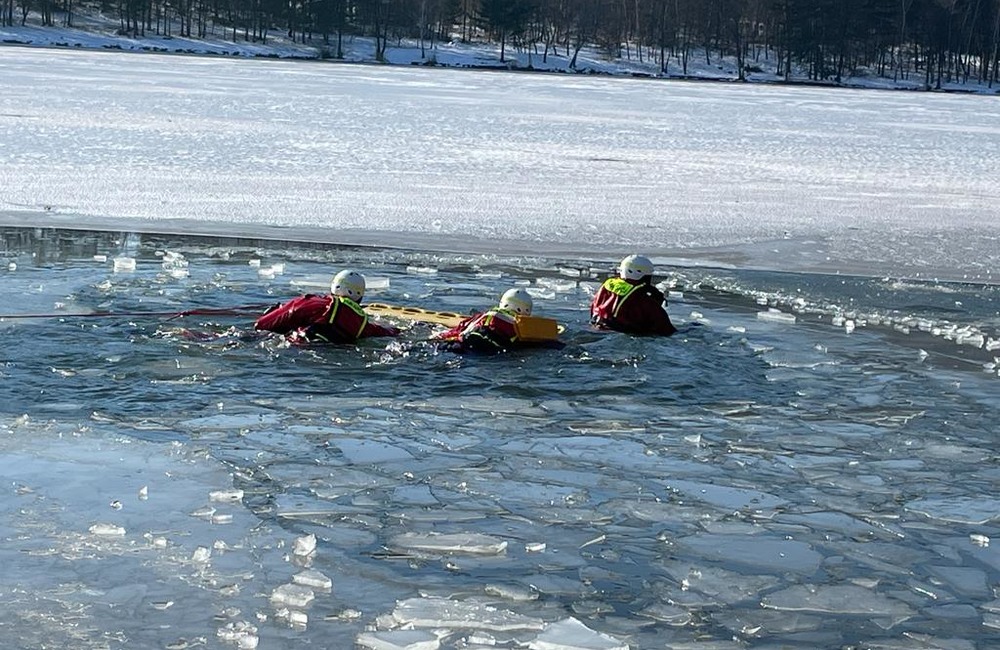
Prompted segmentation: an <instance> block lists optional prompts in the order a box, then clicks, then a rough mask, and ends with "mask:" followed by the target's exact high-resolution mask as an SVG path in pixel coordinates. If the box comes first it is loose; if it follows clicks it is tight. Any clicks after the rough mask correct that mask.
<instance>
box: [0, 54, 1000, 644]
mask: <svg viewBox="0 0 1000 650" xmlns="http://www.w3.org/2000/svg"><path fill="white" fill-rule="evenodd" d="M0 74H2V78H3V80H4V92H3V93H0V187H2V190H0V224H6V225H5V226H2V227H0V287H2V289H0V297H2V298H3V299H4V305H3V307H0V337H2V340H3V342H4V344H5V345H4V347H3V349H4V352H3V355H2V357H0V476H3V478H4V488H3V490H0V514H2V517H0V533H2V534H0V539H2V540H3V542H4V543H3V544H2V545H0V562H2V563H3V565H4V566H5V570H4V571H3V572H2V574H0V595H2V597H3V602H4V607H3V608H2V610H0V638H2V639H3V640H4V642H5V645H8V646H10V647H25V648H28V647H31V648H34V647H50V646H51V647H54V646H58V647H74V648H119V647H121V648H124V647H158V648H171V649H176V650H179V649H181V648H194V647H218V648H234V647H235V648H252V647H261V648H283V647H293V646H294V647H300V646H307V645H311V646H315V647H324V648H350V647H355V646H358V647H363V648H374V649H379V650H381V649H389V648H408V649H410V650H418V649H421V650H422V649H425V648H445V649H452V648H455V649H458V648H463V649H469V648H511V649H513V648H528V649H529V650H553V649H595V648H602V649H612V648H631V649H632V650H640V649H643V650H644V649H652V648H692V649H693V648H698V649H699V650H704V649H706V648H714V649H727V650H728V649H733V650H735V649H737V648H755V649H771V648H801V649H803V650H804V649H807V648H808V649H815V648H824V649H826V648H830V649H834V648H836V649H839V648H845V647H866V648H880V649H881V648H884V649H887V650H888V649H893V650H898V649H904V648H905V649H917V648H920V649H926V648H947V649H949V650H951V649H958V650H964V649H969V650H985V649H987V648H993V647H997V646H998V645H1000V600H998V599H1000V593H998V589H1000V551H998V543H997V541H996V540H997V537H998V536H1000V499H998V497H997V493H998V490H997V486H998V485H1000V468H998V466H997V462H996V460H997V455H996V449H997V433H996V431H997V421H998V415H1000V408H998V403H997V398H996V395H997V390H998V386H1000V384H998V381H1000V379H998V361H997V356H1000V340H998V339H1000V287H998V285H997V283H996V273H997V268H998V266H997V261H998V257H1000V247H998V245H997V230H996V227H995V223H994V222H995V214H996V206H997V205H998V202H997V197H998V194H1000V183H998V182H997V171H996V170H997V169H998V168H1000V166H998V165H997V160H996V159H997V157H998V155H1000V153H998V152H1000V149H998V147H997V144H998V142H997V133H998V128H997V126H996V125H997V124H998V121H997V117H998V115H997V113H998V112H1000V109H998V104H997V102H996V100H995V99H992V98H983V97H961V96H952V95H928V94H909V93H905V94H904V93H882V92H860V91H858V92H854V91H827V90H817V89H804V88H797V89H796V88H780V87H761V86H755V87H743V86H736V85H711V84H707V85H706V84H700V85H694V84H684V83H652V82H637V81H625V80H614V79H592V78H576V77H574V78H564V77H536V76H529V75H504V74H497V73H479V72H466V71H441V70H431V71H428V70H416V69H415V70H405V69H403V70H400V69H398V68H397V69H383V68H378V67H350V66H336V65H326V64H322V63H311V64H310V63H302V62H280V61H228V60H219V59H198V58H186V57H160V56H136V55H132V56H128V55H124V56H123V55H120V54H116V53H83V52H74V53H67V52H54V51H40V50H25V49H12V48H0ZM56 227H62V228H56ZM69 228H71V229H69ZM156 231H160V232H169V233H175V234H166V235H164V234H152V233H155V232H156ZM196 233H205V234H210V235H213V236H206V237H197V236H192V235H194V234H196ZM216 235H226V236H227V237H222V236H216ZM262 237H266V238H271V240H270V241H265V240H263V239H259V238H262ZM278 240H284V241H278ZM291 240H297V241H299V242H302V243H294V241H291ZM323 242H326V243H327V244H324V243H323ZM329 243H338V244H353V245H352V246H342V245H329ZM358 245H360V246H358ZM634 249H638V250H641V251H643V252H647V253H650V254H652V255H654V256H655V257H656V259H657V260H658V262H659V263H660V268H659V270H660V274H659V276H660V278H661V279H662V287H663V289H664V290H665V291H669V292H670V307H669V311H670V313H671V316H672V318H673V320H674V322H675V323H676V324H677V325H678V326H679V327H680V329H681V332H680V334H679V335H677V336H675V337H672V338H670V339H667V340H654V339H638V338H632V337H625V336H620V335H616V334H610V335H609V334H602V333H598V332H594V331H592V330H591V329H590V328H589V327H588V325H587V323H586V319H585V315H586V306H587V304H588V302H589V300H590V297H591V295H592V294H593V292H594V290H595V289H596V287H597V286H598V284H599V282H600V280H601V279H602V278H603V276H604V274H606V273H607V272H608V271H609V270H610V268H611V266H612V264H611V263H610V261H611V260H615V259H617V258H618V257H619V256H620V255H621V254H624V253H626V252H631V251H632V250H634ZM667 262H673V264H667ZM346 266H352V267H357V268H359V269H361V270H362V271H363V272H364V273H365V274H366V276H368V278H369V281H370V282H371V284H372V285H373V286H376V287H379V288H377V289H375V290H373V291H372V292H371V294H370V296H369V300H370V301H376V300H377V301H380V302H388V303H395V304H409V305H419V306H423V307H428V308H439V309H447V310H450V311H459V312H469V311H470V310H473V309H482V308H484V307H486V306H488V305H489V304H490V303H491V302H492V301H493V300H495V299H496V297H497V296H499V294H500V293H501V292H502V291H503V290H504V289H505V288H507V287H509V286H511V285H512V284H517V285H522V286H525V287H526V288H527V289H528V290H529V291H531V292H532V294H533V295H534V297H535V300H536V308H537V310H538V312H539V313H542V314H545V315H549V316H552V317H554V318H557V319H559V320H560V322H562V323H564V324H565V325H566V332H565V335H564V337H563V338H564V340H565V342H566V343H567V346H566V348H565V349H563V350H560V351H556V350H539V351H534V352H530V353H518V354H514V355H510V356H507V357H505V358H499V359H494V358H474V357H459V356H455V355H451V354H440V353H438V352H437V351H436V350H435V349H434V348H433V347H431V346H429V345H428V344H427V343H426V338H427V336H428V335H429V334H430V331H429V330H427V329H424V328H421V327H414V328H411V329H408V330H407V331H406V332H405V334H404V336H403V337H402V338H401V339H400V340H398V341H391V342H387V341H385V340H381V341H366V342H364V343H363V344H362V345H360V346H358V347H351V346H346V347H332V348H312V349H306V348H292V347H288V346H287V345H286V344H284V343H283V342H282V341H281V340H280V339H275V338H272V337H270V336H261V335H256V334H254V333H252V332H251V331H250V330H249V325H250V323H251V322H252V319H253V316H254V315H255V314H256V313H257V310H262V309H263V308H264V306H265V305H269V304H272V303H274V302H277V301H279V300H285V299H287V298H290V297H292V296H294V295H296V294H297V293H299V292H304V291H325V290H326V289H327V286H328V282H329V277H330V275H331V274H332V273H333V272H335V271H336V270H338V269H340V268H342V267H346ZM935 278H936V279H935ZM962 280H965V281H962ZM241 306H251V307H252V308H248V309H247V310H245V311H244V312H242V313H241V314H237V315H233V314H226V313H219V314H202V315H192V316H187V317H184V318H169V317H168V315H169V314H173V313H176V312H181V311H185V310H190V309H196V308H197V309H201V310H212V309H231V308H233V307H241ZM31 314H36V315H55V317H49V318H19V317H18V316H24V315H31ZM102 314H112V315H113V316H106V315H102Z"/></svg>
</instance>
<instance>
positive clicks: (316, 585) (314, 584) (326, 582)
mask: <svg viewBox="0 0 1000 650" xmlns="http://www.w3.org/2000/svg"><path fill="white" fill-rule="evenodd" d="M292 582H293V583H295V584H297V585H302V586H303V587H311V588H313V589H320V590H329V589H330V588H331V587H333V581H332V580H330V578H328V577H327V576H326V575H324V574H323V573H321V572H320V571H317V570H316V569H306V570H305V571H300V572H299V573H296V574H295V575H293V576H292Z"/></svg>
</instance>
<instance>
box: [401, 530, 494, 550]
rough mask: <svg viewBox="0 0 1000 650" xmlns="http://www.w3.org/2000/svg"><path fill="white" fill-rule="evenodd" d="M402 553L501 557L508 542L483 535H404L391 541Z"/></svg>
mask: <svg viewBox="0 0 1000 650" xmlns="http://www.w3.org/2000/svg"><path fill="white" fill-rule="evenodd" d="M389 546H390V547H391V548H393V549H396V550H400V551H415V552H423V553H456V554H465V555H499V554H501V553H503V552H504V551H506V549H507V542H506V540H502V539H499V538H497V537H492V536H490V535H483V534H481V533H433V532H432V533H403V534H402V535H397V536H395V537H393V538H392V539H391V540H390V541H389Z"/></svg>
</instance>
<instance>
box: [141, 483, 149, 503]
mask: <svg viewBox="0 0 1000 650" xmlns="http://www.w3.org/2000/svg"><path fill="white" fill-rule="evenodd" d="M148 498H149V486H146V485H143V486H142V487H141V488H139V499H140V500H142V501H145V500H146V499H148Z"/></svg>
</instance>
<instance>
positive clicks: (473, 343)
mask: <svg viewBox="0 0 1000 650" xmlns="http://www.w3.org/2000/svg"><path fill="white" fill-rule="evenodd" d="M516 321H517V314H515V313H514V312H512V311H510V310H507V309H500V308H498V307H494V308H493V309H490V310H488V311H484V312H483V313H481V314H477V315H475V316H470V317H468V318H466V319H465V320H463V321H462V322H461V323H459V324H458V325H456V326H455V327H453V328H451V329H450V330H448V331H447V332H442V333H441V334H438V335H437V336H435V337H434V338H435V339H437V340H439V341H444V342H445V343H446V344H447V345H446V347H447V348H448V349H450V350H451V351H453V352H485V353H487V354H497V353H499V352H506V351H508V350H514V349H517V348H520V347H523V346H524V344H523V343H522V342H521V341H519V340H518V338H517V328H516V327H515V323H516Z"/></svg>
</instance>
